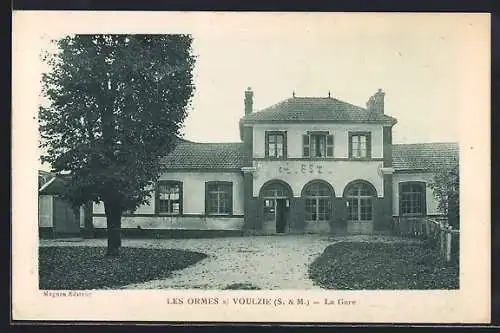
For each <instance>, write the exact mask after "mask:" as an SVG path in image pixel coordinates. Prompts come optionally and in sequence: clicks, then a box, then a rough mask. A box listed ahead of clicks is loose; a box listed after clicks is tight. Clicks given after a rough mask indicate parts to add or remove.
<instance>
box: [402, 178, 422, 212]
mask: <svg viewBox="0 0 500 333" xmlns="http://www.w3.org/2000/svg"><path fill="white" fill-rule="evenodd" d="M425 199H426V198H425V183H424V182H404V183H399V215H402V216H422V215H425V214H426V200H425Z"/></svg>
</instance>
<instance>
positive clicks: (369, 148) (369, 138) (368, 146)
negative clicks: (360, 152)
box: [366, 133, 372, 158]
mask: <svg viewBox="0 0 500 333" xmlns="http://www.w3.org/2000/svg"><path fill="white" fill-rule="evenodd" d="M366 157H367V158H371V157H372V136H371V134H370V133H368V134H366Z"/></svg>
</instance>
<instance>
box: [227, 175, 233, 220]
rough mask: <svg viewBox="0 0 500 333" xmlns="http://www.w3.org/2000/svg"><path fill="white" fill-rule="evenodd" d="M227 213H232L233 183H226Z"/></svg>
mask: <svg viewBox="0 0 500 333" xmlns="http://www.w3.org/2000/svg"><path fill="white" fill-rule="evenodd" d="M227 190H228V198H229V199H228V201H229V202H228V208H229V212H228V213H229V215H233V183H229V184H227Z"/></svg>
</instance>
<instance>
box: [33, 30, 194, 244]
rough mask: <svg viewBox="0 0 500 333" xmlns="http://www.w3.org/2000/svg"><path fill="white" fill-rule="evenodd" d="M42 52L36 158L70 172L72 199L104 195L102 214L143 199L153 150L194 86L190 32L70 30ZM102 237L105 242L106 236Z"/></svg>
mask: <svg viewBox="0 0 500 333" xmlns="http://www.w3.org/2000/svg"><path fill="white" fill-rule="evenodd" d="M53 42H54V43H55V46H56V49H57V51H56V52H53V53H46V54H45V55H44V56H43V59H44V60H45V61H46V62H47V63H48V64H49V65H50V68H51V70H50V71H48V72H47V73H45V74H43V77H42V87H43V89H42V93H43V95H44V97H45V98H46V100H47V103H45V104H44V105H42V106H41V107H40V109H39V120H40V133H41V137H42V141H41V147H42V148H43V149H44V150H45V151H46V154H45V155H43V156H42V157H41V160H42V161H43V162H48V163H50V164H51V166H52V169H53V171H54V172H63V171H66V172H69V173H70V174H71V176H72V177H71V180H70V181H69V183H68V188H67V192H68V193H67V197H68V199H69V200H71V202H73V203H74V204H75V205H81V204H84V203H86V202H88V201H94V202H96V203H99V202H103V203H104V206H105V210H106V215H107V219H108V232H109V227H110V215H112V216H113V218H114V219H115V220H116V218H117V216H116V215H118V221H117V222H116V221H115V222H114V224H115V227H114V228H115V229H116V224H118V225H119V224H120V222H119V218H121V214H122V212H124V211H134V210H135V209H137V207H138V206H139V205H141V204H145V203H147V202H149V200H150V197H151V188H152V186H154V183H155V182H156V181H157V179H158V177H159V175H160V174H161V173H162V172H163V171H164V170H163V167H162V164H161V161H160V158H161V156H164V155H165V154H167V153H168V152H170V151H171V150H172V149H173V147H174V145H175V143H176V139H177V137H178V136H179V132H180V129H181V127H182V123H183V121H184V119H185V118H186V116H187V108H188V106H189V103H190V99H191V97H192V94H193V90H194V87H193V83H192V79H193V76H192V70H193V67H194V62H195V58H194V56H193V54H192V49H191V43H192V38H191V36H189V35H73V36H67V37H65V38H62V39H59V40H55V41H53ZM108 245H109V243H108Z"/></svg>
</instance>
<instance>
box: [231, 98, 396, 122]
mask: <svg viewBox="0 0 500 333" xmlns="http://www.w3.org/2000/svg"><path fill="white" fill-rule="evenodd" d="M241 120H242V122H245V123H253V122H282V121H286V122H294V121H332V122H363V123H387V124H395V123H396V119H395V118H393V117H390V116H388V115H384V114H378V113H376V112H371V111H368V110H367V109H365V108H362V107H359V106H356V105H353V104H349V103H347V102H343V101H341V100H338V99H336V98H330V97H292V98H288V99H286V100H284V101H282V102H280V103H277V104H275V105H273V106H270V107H268V108H265V109H263V110H261V111H256V112H252V113H250V114H248V115H245V116H244V117H243V118H242V119H241Z"/></svg>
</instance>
